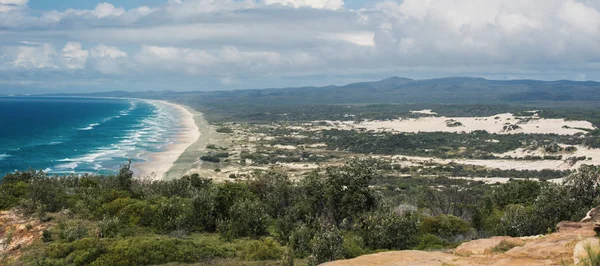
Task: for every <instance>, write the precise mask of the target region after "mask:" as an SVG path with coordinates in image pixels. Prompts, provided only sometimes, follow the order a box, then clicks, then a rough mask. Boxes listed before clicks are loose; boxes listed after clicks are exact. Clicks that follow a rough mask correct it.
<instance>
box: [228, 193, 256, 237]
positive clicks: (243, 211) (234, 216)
mask: <svg viewBox="0 0 600 266" xmlns="http://www.w3.org/2000/svg"><path fill="white" fill-rule="evenodd" d="M267 220H268V216H267V213H266V212H265V208H264V207H263V205H262V203H261V202H260V201H256V200H249V199H245V200H241V201H238V202H236V203H235V204H233V206H231V209H230V210H229V219H228V220H226V221H224V222H223V223H222V226H221V228H219V229H220V230H221V234H222V235H223V236H224V237H225V238H227V239H231V238H239V237H253V238H256V237H259V236H263V235H265V234H266V233H267Z"/></svg>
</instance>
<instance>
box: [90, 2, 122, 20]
mask: <svg viewBox="0 0 600 266" xmlns="http://www.w3.org/2000/svg"><path fill="white" fill-rule="evenodd" d="M92 13H93V14H94V15H96V16H97V17H99V18H105V17H111V16H113V17H117V16H120V15H123V14H124V13H125V9H123V8H122V7H119V8H116V7H115V6H114V5H113V4H111V3H100V4H98V5H97V6H96V8H95V9H94V11H93V12H92Z"/></svg>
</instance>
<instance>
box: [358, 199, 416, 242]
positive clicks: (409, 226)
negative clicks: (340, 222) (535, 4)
mask: <svg viewBox="0 0 600 266" xmlns="http://www.w3.org/2000/svg"><path fill="white" fill-rule="evenodd" d="M418 229H419V220H418V218H417V216H416V215H415V214H412V213H406V214H404V215H402V216H401V215H398V214H396V213H394V212H391V211H388V210H385V209H383V210H378V211H375V212H370V213H365V214H364V215H363V216H362V217H361V219H360V220H358V221H357V223H356V224H355V225H354V231H355V232H356V233H357V235H359V236H360V237H361V238H362V239H363V240H364V243H365V246H366V247H367V248H369V249H373V250H376V249H392V250H397V249H398V250H402V249H409V248H411V247H412V246H414V245H415V241H416V236H417V233H418Z"/></svg>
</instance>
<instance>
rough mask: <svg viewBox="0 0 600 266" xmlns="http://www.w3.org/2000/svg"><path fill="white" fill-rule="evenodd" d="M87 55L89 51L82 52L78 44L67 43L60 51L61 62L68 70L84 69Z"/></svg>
mask: <svg viewBox="0 0 600 266" xmlns="http://www.w3.org/2000/svg"><path fill="white" fill-rule="evenodd" d="M89 55H90V51H88V50H83V49H82V48H81V43H79V42H68V43H67V44H66V45H65V47H64V48H63V50H62V60H63V63H64V66H65V67H66V68H68V69H83V68H85V65H86V63H87V60H88V57H89Z"/></svg>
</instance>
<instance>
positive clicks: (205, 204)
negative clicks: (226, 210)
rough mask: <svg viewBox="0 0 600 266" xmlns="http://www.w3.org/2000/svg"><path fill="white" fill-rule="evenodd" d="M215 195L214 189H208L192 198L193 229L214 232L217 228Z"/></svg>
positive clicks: (216, 192) (215, 190)
mask: <svg viewBox="0 0 600 266" xmlns="http://www.w3.org/2000/svg"><path fill="white" fill-rule="evenodd" d="M217 194H218V191H217V189H215V188H214V187H208V188H205V189H202V190H200V191H199V192H198V194H197V195H196V196H194V197H193V198H192V206H193V208H194V227H195V228H198V229H200V230H205V231H208V232H214V231H215V229H216V227H217V217H218V214H217V212H216V211H217Z"/></svg>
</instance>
